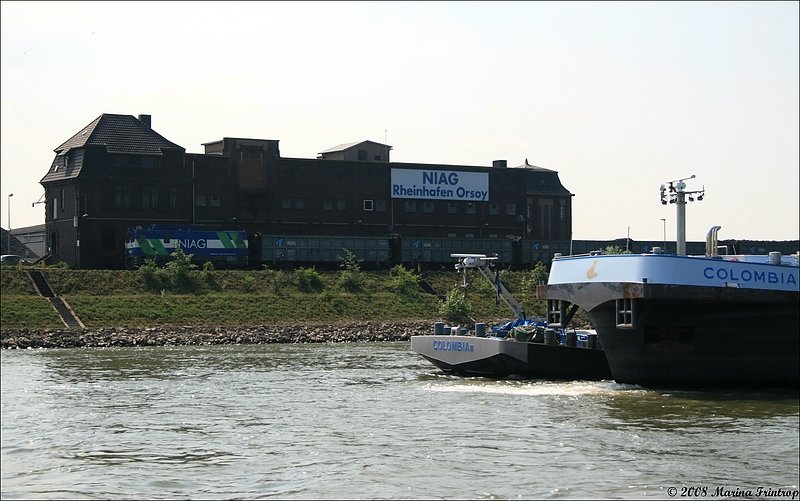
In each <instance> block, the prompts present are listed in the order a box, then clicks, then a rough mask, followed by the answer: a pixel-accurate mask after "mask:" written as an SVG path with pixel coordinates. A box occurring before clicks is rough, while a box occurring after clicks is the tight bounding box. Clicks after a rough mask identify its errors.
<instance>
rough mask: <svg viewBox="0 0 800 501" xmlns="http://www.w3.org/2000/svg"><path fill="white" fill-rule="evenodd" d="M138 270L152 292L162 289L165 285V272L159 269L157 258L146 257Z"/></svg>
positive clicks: (145, 284) (146, 286)
mask: <svg viewBox="0 0 800 501" xmlns="http://www.w3.org/2000/svg"><path fill="white" fill-rule="evenodd" d="M136 272H137V273H138V274H139V275H140V276H141V277H142V281H143V282H144V286H145V288H146V289H147V290H149V291H151V292H158V291H160V290H162V288H163V286H164V280H163V278H164V276H163V273H161V269H159V267H158V265H157V264H156V261H155V259H146V260H145V262H144V263H143V264H142V265H140V266H139V269H138V270H137V271H136Z"/></svg>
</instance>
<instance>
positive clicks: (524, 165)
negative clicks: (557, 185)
mask: <svg viewBox="0 0 800 501" xmlns="http://www.w3.org/2000/svg"><path fill="white" fill-rule="evenodd" d="M513 168H514V169H530V170H536V171H540V172H555V171H554V170H551V169H545V168H544V167H539V166H538V165H531V164H529V163H528V159H527V158H526V159H525V163H524V164H522V165H517V166H516V167H513Z"/></svg>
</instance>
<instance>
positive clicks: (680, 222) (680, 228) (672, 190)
mask: <svg viewBox="0 0 800 501" xmlns="http://www.w3.org/2000/svg"><path fill="white" fill-rule="evenodd" d="M695 177H696V176H695V175H694V174H692V175H691V176H689V177H684V178H681V179H675V180H673V181H667V183H668V184H669V199H667V188H665V186H664V185H663V184H662V185H661V203H662V204H663V205H666V204H667V203H671V204H676V205H677V208H676V217H677V222H676V227H677V235H676V237H677V238H676V253H677V254H678V255H679V256H685V255H686V195H690V197H689V201H690V202H694V197H692V196H691V195H695V194H696V195H697V200H698V201H700V200H702V199H703V196H704V195H705V192H706V189H705V187H703V189H702V190H698V191H686V183H684V181H686V180H687V179H694V178H695Z"/></svg>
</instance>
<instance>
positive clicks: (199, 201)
mask: <svg viewBox="0 0 800 501" xmlns="http://www.w3.org/2000/svg"><path fill="white" fill-rule="evenodd" d="M194 204H195V206H197V207H205V206H206V205H208V202H207V201H206V196H205V195H197V196H196V197H195V199H194Z"/></svg>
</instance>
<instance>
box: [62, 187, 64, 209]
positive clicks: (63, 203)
mask: <svg viewBox="0 0 800 501" xmlns="http://www.w3.org/2000/svg"><path fill="white" fill-rule="evenodd" d="M61 210H64V188H61Z"/></svg>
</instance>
